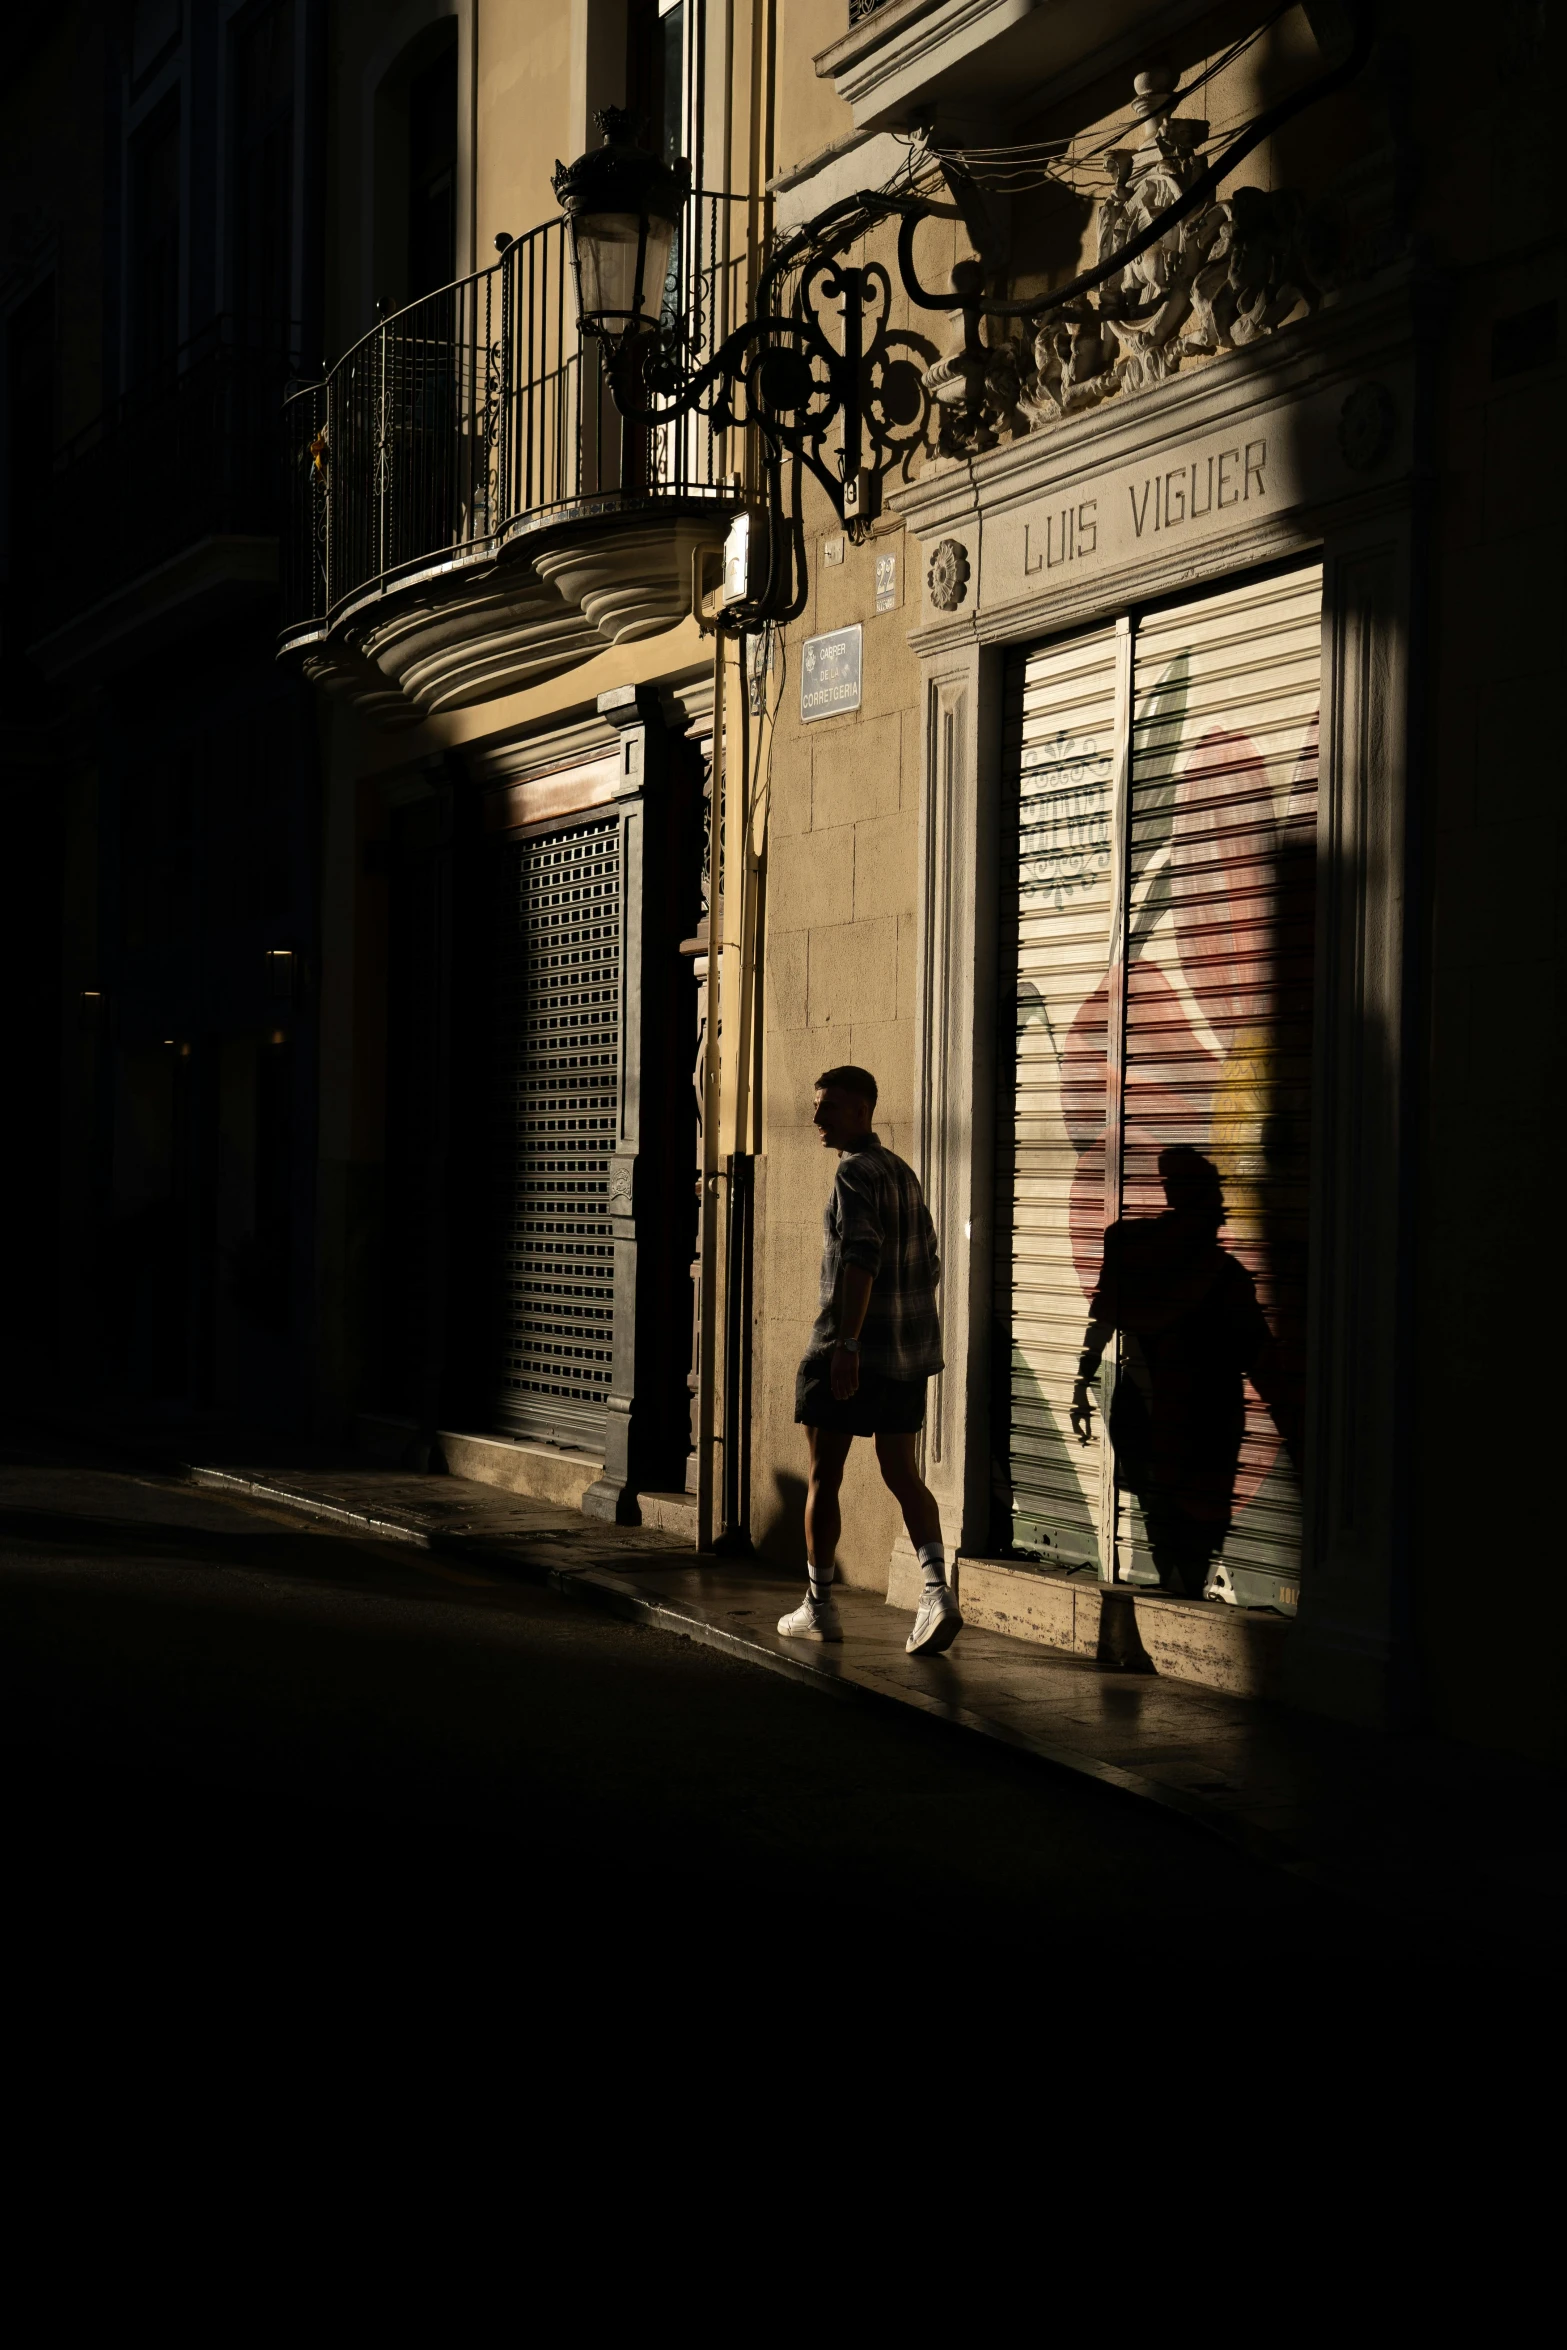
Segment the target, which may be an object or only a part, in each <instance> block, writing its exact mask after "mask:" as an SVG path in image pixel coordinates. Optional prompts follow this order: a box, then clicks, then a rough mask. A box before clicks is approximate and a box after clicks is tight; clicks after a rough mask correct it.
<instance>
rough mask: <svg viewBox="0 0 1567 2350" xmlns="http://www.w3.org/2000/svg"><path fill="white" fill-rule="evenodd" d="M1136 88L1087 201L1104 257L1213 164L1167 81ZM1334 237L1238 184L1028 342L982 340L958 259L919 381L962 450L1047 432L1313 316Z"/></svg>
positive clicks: (973, 295) (1314, 221)
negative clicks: (1103, 184) (946, 344)
mask: <svg viewBox="0 0 1567 2350" xmlns="http://www.w3.org/2000/svg"><path fill="white" fill-rule="evenodd" d="M1134 87H1135V98H1134V112H1135V114H1136V115H1137V117H1138V118H1139V120H1140V122H1141V124H1142V126H1143V131H1144V136H1143V138H1142V139H1141V141H1140V143H1139V144H1138V145H1136V146H1126V147H1118V148H1115V149H1113V150H1112V151H1111V152H1110V153H1109V154H1108V155H1107V156H1106V157H1105V162H1106V165H1107V167H1108V169H1109V171H1110V174H1111V183H1112V184H1111V188H1110V191H1109V193H1108V194H1107V195H1106V196H1105V197H1103V198H1102V199H1101V201H1100V202H1099V204H1098V205H1097V207H1096V211H1095V219H1094V243H1095V249H1096V250H1095V260H1096V262H1097V263H1103V262H1105V261H1108V260H1109V259H1110V258H1111V257H1112V256H1113V255H1114V254H1116V253H1117V252H1119V251H1121V250H1122V249H1123V248H1124V247H1125V246H1126V245H1128V244H1129V243H1130V242H1132V240H1133V239H1135V238H1136V237H1137V235H1138V234H1139V233H1140V232H1141V231H1142V230H1144V229H1146V228H1148V227H1149V226H1150V225H1151V224H1152V223H1153V222H1154V221H1155V220H1156V219H1157V218H1158V216H1159V215H1160V214H1161V213H1162V212H1164V211H1166V210H1167V209H1168V208H1169V207H1170V206H1171V205H1172V204H1174V203H1176V202H1177V201H1178V199H1179V198H1180V197H1182V196H1183V195H1185V194H1186V193H1187V191H1188V190H1189V189H1190V188H1192V187H1193V186H1194V184H1195V183H1196V181H1197V180H1198V179H1199V178H1200V177H1201V174H1202V172H1203V171H1204V169H1205V168H1206V166H1205V163H1204V159H1203V156H1202V153H1201V148H1202V144H1203V141H1204V140H1205V139H1206V138H1207V136H1208V125H1207V123H1206V122H1203V121H1199V120H1198V119H1196V118H1195V117H1192V116H1185V115H1176V114H1174V113H1173V112H1172V111H1171V109H1172V106H1173V104H1174V100H1173V96H1172V80H1171V77H1170V76H1169V75H1168V74H1166V73H1141V74H1139V75H1138V76H1137V79H1136V83H1135V85H1134ZM1334 244H1335V237H1334V235H1333V233H1332V224H1331V222H1330V220H1329V219H1328V218H1327V217H1326V216H1324V215H1322V214H1320V213H1314V212H1313V211H1312V209H1311V207H1310V206H1309V205H1308V204H1307V201H1306V199H1305V198H1304V197H1303V196H1302V195H1300V194H1298V193H1297V192H1296V191H1295V190H1293V189H1287V188H1281V189H1272V190H1268V189H1263V188H1246V187H1243V188H1236V189H1234V190H1233V191H1232V192H1231V193H1230V194H1229V195H1228V196H1226V197H1224V198H1222V199H1217V198H1215V199H1211V200H1210V201H1208V202H1206V203H1201V204H1199V205H1197V206H1196V208H1195V209H1194V210H1193V211H1192V212H1190V213H1188V214H1187V216H1186V218H1185V219H1184V220H1180V221H1177V222H1176V223H1174V225H1173V226H1172V227H1171V228H1169V229H1168V230H1167V231H1166V233H1165V234H1164V235H1163V236H1162V237H1160V238H1159V239H1158V240H1157V242H1156V243H1154V244H1152V245H1150V246H1149V247H1148V249H1147V251H1146V252H1143V253H1140V254H1138V255H1137V256H1136V258H1135V259H1134V260H1132V261H1129V262H1128V263H1127V265H1126V267H1125V268H1124V269H1121V270H1118V271H1117V272H1116V273H1115V274H1114V275H1113V276H1111V277H1110V278H1108V279H1106V280H1105V282H1104V283H1103V284H1102V285H1100V286H1098V287H1097V288H1094V289H1091V290H1090V291H1089V292H1088V293H1086V294H1085V295H1084V296H1083V297H1082V298H1081V299H1080V300H1079V301H1076V302H1073V303H1071V304H1069V305H1066V306H1065V307H1063V308H1060V309H1056V310H1051V311H1048V312H1046V313H1044V314H1042V315H1041V316H1040V318H1039V319H1038V320H1037V321H1036V322H1034V325H1033V331H1032V334H1031V335H1030V336H1028V337H1026V338H1025V339H1024V340H1023V341H1021V342H1017V341H1006V342H997V343H987V342H986V341H985V339H984V335H983V332H982V327H981V321H982V320H983V319H984V317H985V308H984V301H983V292H982V273H981V270H980V266H979V264H977V263H974V262H964V263H960V264H959V265H958V268H957V269H956V270H955V271H954V272H953V291H954V293H955V294H956V295H957V296H958V297H959V302H960V307H959V308H957V309H955V310H954V311H953V313H952V323H953V327H954V330H955V335H954V341H953V346H952V348H951V349H950V350H949V351H948V352H947V353H946V354H945V355H944V356H943V357H942V358H941V359H939V360H938V361H937V362H936V364H935V365H934V366H933V367H931V368H930V369H928V370H927V372H926V375H925V378H924V381H925V387H926V389H927V391H929V393H930V394H931V396H932V398H933V400H935V401H936V402H937V404H938V407H939V410H940V414H941V449H942V453H943V454H947V455H955V456H956V455H968V454H970V453H971V452H973V451H976V450H979V449H985V448H990V447H993V446H994V445H995V443H996V442H997V441H998V440H999V439H1002V438H1006V437H1012V436H1015V435H1017V434H1019V433H1026V432H1031V431H1039V430H1041V429H1046V428H1048V427H1050V426H1052V425H1055V424H1058V423H1060V422H1061V421H1062V420H1063V419H1064V418H1066V417H1069V416H1073V415H1076V414H1078V413H1080V412H1081V411H1082V410H1083V409H1086V408H1093V407H1097V406H1098V405H1099V404H1100V403H1101V402H1102V401H1104V400H1109V399H1118V398H1125V397H1126V396H1127V395H1128V394H1131V393H1135V392H1140V391H1144V390H1146V389H1147V387H1148V386H1149V385H1150V384H1156V383H1162V382H1163V381H1164V379H1165V377H1166V376H1170V375H1173V374H1175V372H1176V371H1177V369H1179V368H1180V367H1182V366H1183V365H1186V364H1188V363H1190V362H1192V361H1195V360H1204V359H1210V358H1214V357H1216V356H1217V355H1218V354H1219V353H1220V352H1223V351H1234V350H1239V349H1242V348H1244V346H1245V345H1247V344H1248V343H1254V342H1256V341H1258V340H1259V339H1260V338H1262V337H1263V336H1266V335H1271V334H1273V333H1275V332H1276V331H1277V330H1278V328H1280V327H1281V326H1283V325H1285V324H1286V323H1287V322H1288V321H1289V320H1291V319H1293V318H1297V317H1300V316H1303V315H1309V314H1310V313H1311V312H1312V311H1313V310H1315V309H1316V307H1317V304H1318V302H1319V301H1320V300H1321V291H1322V282H1323V279H1324V277H1325V276H1326V275H1327V273H1328V265H1329V261H1330V258H1331V255H1332V252H1333V249H1334ZM992 323H993V324H995V323H999V322H995V321H993V322H992Z"/></svg>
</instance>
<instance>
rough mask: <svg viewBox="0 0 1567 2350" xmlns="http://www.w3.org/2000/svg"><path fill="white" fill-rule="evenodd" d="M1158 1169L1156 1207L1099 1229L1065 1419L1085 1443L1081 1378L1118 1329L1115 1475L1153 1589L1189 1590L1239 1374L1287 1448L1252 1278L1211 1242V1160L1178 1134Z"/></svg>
mask: <svg viewBox="0 0 1567 2350" xmlns="http://www.w3.org/2000/svg"><path fill="white" fill-rule="evenodd" d="M1159 1177H1160V1181H1161V1182H1162V1183H1163V1185H1164V1196H1165V1199H1166V1200H1167V1201H1168V1203H1169V1205H1168V1208H1167V1210H1166V1212H1165V1214H1163V1215H1162V1216H1123V1217H1122V1218H1121V1220H1120V1222H1119V1223H1116V1224H1112V1225H1111V1226H1110V1228H1109V1230H1108V1231H1107V1232H1106V1234H1105V1242H1104V1261H1103V1264H1102V1265H1101V1267H1100V1271H1099V1279H1098V1282H1097V1284H1096V1286H1095V1289H1094V1294H1093V1296H1092V1298H1091V1299H1090V1300H1089V1307H1088V1312H1089V1322H1088V1328H1087V1331H1086V1332H1085V1334H1084V1339H1083V1354H1082V1359H1081V1361H1080V1362H1079V1364H1078V1375H1077V1384H1076V1386H1075V1387H1074V1388H1073V1390H1072V1410H1071V1421H1072V1430H1073V1433H1074V1435H1076V1436H1077V1438H1078V1440H1079V1441H1080V1442H1081V1443H1083V1444H1086V1443H1087V1442H1088V1433H1089V1426H1090V1421H1091V1416H1092V1415H1091V1406H1090V1402H1089V1394H1088V1385H1089V1381H1090V1380H1091V1379H1092V1378H1093V1377H1094V1376H1095V1374H1096V1372H1097V1371H1098V1369H1099V1363H1100V1358H1101V1357H1102V1355H1103V1354H1104V1350H1105V1348H1106V1347H1107V1346H1108V1345H1109V1343H1110V1340H1111V1339H1112V1338H1113V1337H1114V1335H1115V1333H1116V1332H1117V1331H1118V1330H1119V1332H1120V1333H1121V1337H1122V1339H1123V1341H1124V1351H1123V1359H1122V1364H1121V1371H1120V1376H1119V1377H1118V1378H1117V1380H1116V1383H1115V1392H1114V1394H1113V1396H1112V1398H1111V1403H1110V1441H1111V1443H1112V1444H1113V1445H1114V1447H1115V1460H1116V1473H1117V1476H1118V1478H1119V1480H1120V1482H1121V1483H1122V1484H1123V1485H1125V1486H1127V1487H1128V1488H1129V1489H1130V1490H1131V1492H1133V1493H1135V1494H1136V1496H1137V1499H1138V1501H1139V1502H1140V1503H1141V1505H1142V1512H1143V1523H1144V1525H1145V1526H1146V1527H1147V1530H1148V1542H1149V1547H1150V1549H1151V1550H1152V1552H1153V1561H1154V1565H1155V1567H1156V1568H1157V1569H1158V1573H1159V1582H1160V1585H1161V1587H1162V1589H1164V1590H1166V1591H1174V1592H1179V1593H1181V1594H1182V1595H1183V1596H1184V1597H1186V1598H1188V1599H1200V1598H1201V1597H1202V1595H1203V1590H1204V1586H1205V1585H1206V1583H1207V1580H1208V1573H1209V1569H1210V1568H1211V1567H1212V1566H1213V1563H1214V1561H1215V1560H1216V1559H1217V1558H1218V1556H1219V1553H1220V1552H1221V1551H1222V1549H1223V1548H1224V1542H1225V1537H1226V1535H1227V1534H1228V1533H1229V1530H1230V1520H1231V1518H1232V1516H1233V1514H1234V1505H1235V1473H1236V1468H1237V1465H1238V1463H1239V1460H1240V1449H1241V1438H1242V1436H1243V1434H1244V1433H1245V1427H1246V1395H1245V1388H1244V1385H1243V1382H1244V1380H1246V1379H1248V1378H1249V1379H1250V1380H1251V1383H1252V1385H1253V1386H1254V1387H1255V1388H1256V1390H1257V1393H1258V1394H1259V1395H1260V1396H1261V1397H1262V1400H1263V1402H1264V1403H1265V1404H1266V1405H1267V1406H1268V1409H1269V1411H1270V1412H1271V1414H1272V1416H1273V1420H1274V1423H1275V1425H1276V1426H1277V1427H1278V1429H1279V1433H1280V1434H1281V1436H1283V1438H1284V1440H1285V1443H1286V1445H1287V1446H1288V1447H1289V1450H1290V1453H1291V1455H1292V1457H1293V1456H1295V1453H1296V1446H1295V1441H1294V1431H1293V1428H1292V1427H1289V1426H1286V1424H1285V1423H1286V1420H1287V1419H1289V1418H1290V1417H1291V1416H1292V1415H1291V1414H1290V1412H1289V1410H1288V1408H1287V1405H1286V1400H1285V1396H1286V1382H1285V1380H1284V1379H1283V1377H1282V1374H1281V1370H1280V1365H1279V1358H1278V1348H1277V1346H1276V1344H1275V1341H1274V1339H1273V1335H1272V1333H1271V1331H1270V1330H1269V1328H1268V1323H1267V1318H1266V1316H1265V1315H1264V1313H1263V1311H1262V1308H1261V1306H1260V1305H1259V1304H1258V1302H1257V1290H1256V1285H1255V1283H1254V1282H1253V1280H1252V1277H1251V1275H1250V1274H1249V1273H1248V1272H1247V1270H1246V1268H1245V1266H1244V1265H1243V1264H1241V1263H1240V1261H1239V1259H1238V1258H1236V1257H1233V1256H1231V1254H1230V1253H1229V1251H1228V1249H1226V1248H1225V1247H1224V1245H1223V1243H1222V1242H1221V1241H1220V1239H1219V1231H1220V1227H1221V1226H1222V1224H1223V1222H1224V1194H1223V1191H1222V1189H1221V1187H1220V1183H1219V1173H1218V1169H1217V1168H1216V1167H1215V1166H1214V1164H1213V1162H1212V1160H1210V1159H1205V1158H1204V1157H1203V1155H1202V1153H1201V1152H1200V1151H1195V1150H1191V1149H1189V1148H1188V1147H1187V1146H1186V1145H1185V1144H1180V1145H1177V1146H1175V1147H1174V1148H1172V1149H1170V1150H1164V1151H1161V1152H1160V1153H1159Z"/></svg>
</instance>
